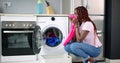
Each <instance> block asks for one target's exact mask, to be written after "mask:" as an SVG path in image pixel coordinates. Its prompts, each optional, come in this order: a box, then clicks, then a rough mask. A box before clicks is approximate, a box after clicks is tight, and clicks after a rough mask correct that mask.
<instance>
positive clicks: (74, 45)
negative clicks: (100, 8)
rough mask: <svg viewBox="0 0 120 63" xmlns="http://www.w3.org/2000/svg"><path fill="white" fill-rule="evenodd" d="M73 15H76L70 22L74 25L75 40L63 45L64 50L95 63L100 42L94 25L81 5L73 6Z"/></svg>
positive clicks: (86, 61) (99, 50)
mask: <svg viewBox="0 0 120 63" xmlns="http://www.w3.org/2000/svg"><path fill="white" fill-rule="evenodd" d="M74 15H75V16H76V17H75V18H74V20H72V22H73V23H74V25H75V28H74V30H75V36H76V37H75V38H76V41H72V42H69V43H67V44H66V45H64V46H65V50H66V51H67V52H68V53H71V54H74V55H75V56H77V57H82V58H83V59H84V60H85V61H84V62H85V63H88V62H90V63H97V61H96V60H95V57H97V56H99V54H100V52H101V46H102V43H101V42H100V40H99V38H98V36H97V29H96V26H95V24H94V22H93V21H92V20H91V19H90V18H89V16H88V11H87V9H86V8H85V7H83V6H79V7H77V8H75V10H74Z"/></svg>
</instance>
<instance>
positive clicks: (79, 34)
mask: <svg viewBox="0 0 120 63" xmlns="http://www.w3.org/2000/svg"><path fill="white" fill-rule="evenodd" d="M74 14H75V16H78V15H77V12H76V11H75V12H74ZM73 23H74V24H75V28H76V29H75V30H76V39H77V42H82V41H83V40H84V39H85V37H86V36H87V34H88V33H89V31H88V30H82V31H81V32H80V31H79V27H80V25H79V23H78V19H77V17H76V18H75V19H74V20H73Z"/></svg>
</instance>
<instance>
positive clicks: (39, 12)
mask: <svg viewBox="0 0 120 63" xmlns="http://www.w3.org/2000/svg"><path fill="white" fill-rule="evenodd" d="M43 11H44V7H43V4H42V2H41V0H38V1H37V14H43Z"/></svg>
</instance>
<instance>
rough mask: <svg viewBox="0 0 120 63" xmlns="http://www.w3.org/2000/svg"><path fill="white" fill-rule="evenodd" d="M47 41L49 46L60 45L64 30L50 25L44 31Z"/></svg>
mask: <svg viewBox="0 0 120 63" xmlns="http://www.w3.org/2000/svg"><path fill="white" fill-rule="evenodd" d="M43 36H44V39H45V43H46V45H47V46H50V47H55V46H58V45H59V44H60V43H61V42H62V38H63V35H62V32H61V31H60V30H59V29H58V28H55V27H49V28H47V29H46V30H45V32H44V33H43Z"/></svg>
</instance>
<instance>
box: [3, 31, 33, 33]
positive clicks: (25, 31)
mask: <svg viewBox="0 0 120 63" xmlns="http://www.w3.org/2000/svg"><path fill="white" fill-rule="evenodd" d="M3 33H33V31H3Z"/></svg>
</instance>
